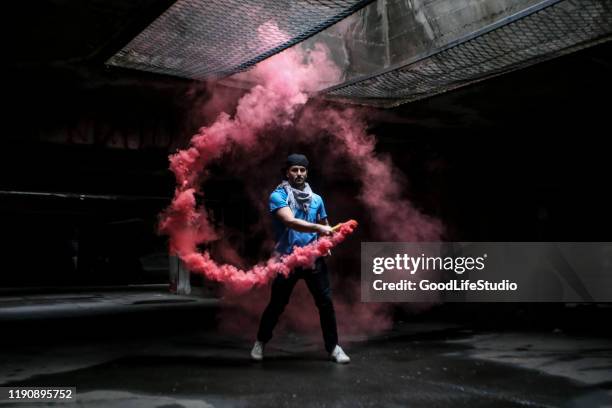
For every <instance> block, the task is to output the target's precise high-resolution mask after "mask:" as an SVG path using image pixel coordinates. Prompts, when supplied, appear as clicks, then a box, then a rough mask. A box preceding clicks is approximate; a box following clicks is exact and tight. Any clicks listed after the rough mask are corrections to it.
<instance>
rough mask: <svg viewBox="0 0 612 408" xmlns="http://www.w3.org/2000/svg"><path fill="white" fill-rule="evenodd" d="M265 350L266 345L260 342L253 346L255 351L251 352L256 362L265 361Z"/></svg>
mask: <svg viewBox="0 0 612 408" xmlns="http://www.w3.org/2000/svg"><path fill="white" fill-rule="evenodd" d="M263 349H264V343H262V342H261V341H259V340H258V341H256V342H255V344H254V345H253V349H252V350H251V358H252V359H253V360H255V361H261V360H263Z"/></svg>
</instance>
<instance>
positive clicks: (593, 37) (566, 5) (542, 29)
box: [324, 0, 612, 107]
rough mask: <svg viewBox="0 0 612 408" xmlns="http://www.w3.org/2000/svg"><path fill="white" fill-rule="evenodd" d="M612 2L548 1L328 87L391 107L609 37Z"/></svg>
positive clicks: (341, 95) (332, 93) (330, 93)
mask: <svg viewBox="0 0 612 408" xmlns="http://www.w3.org/2000/svg"><path fill="white" fill-rule="evenodd" d="M611 33H612V4H611V3H610V2H609V1H606V0H600V1H598V0H565V1H560V2H557V1H548V2H544V3H541V4H540V5H538V6H537V7H533V8H532V9H529V10H526V11H524V12H522V13H520V14H519V15H515V16H512V17H510V18H508V19H506V20H504V21H501V22H498V23H496V24H495V25H492V26H490V27H487V28H485V29H483V30H481V31H480V32H478V33H474V34H472V35H470V36H468V37H467V38H464V39H462V40H459V41H456V42H455V43H454V44H451V45H449V46H447V47H446V48H444V49H442V50H436V51H435V52H433V53H429V54H428V55H421V56H418V57H416V58H414V59H413V60H412V61H409V62H407V63H404V64H402V66H400V67H394V68H391V69H389V70H385V71H384V72H382V73H377V74H375V75H371V76H368V77H367V78H363V77H362V78H358V79H356V80H354V81H351V82H350V83H348V84H346V83H345V84H341V85H338V86H336V87H332V88H329V89H328V90H326V91H324V93H326V96H327V97H329V98H331V99H340V100H345V101H349V102H353V103H361V104H367V105H375V106H384V107H391V106H396V105H399V104H402V103H406V102H411V101H415V100H418V99H422V98H426V97H429V96H432V95H435V94H438V93H442V92H445V91H448V90H451V89H454V88H458V87H461V86H464V85H467V84H470V83H473V82H476V81H480V80H483V79H486V78H490V77H492V76H495V75H499V74H502V73H505V72H509V71H512V70H516V69H519V68H522V67H525V66H528V65H531V64H535V63H537V62H541V61H544V60H547V59H550V58H553V57H556V56H559V55H563V54H566V53H569V52H572V51H575V50H577V49H580V48H585V47H588V46H591V45H594V44H597V43H599V42H603V41H607V40H609V39H610V38H611Z"/></svg>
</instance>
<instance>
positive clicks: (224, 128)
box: [159, 47, 357, 291]
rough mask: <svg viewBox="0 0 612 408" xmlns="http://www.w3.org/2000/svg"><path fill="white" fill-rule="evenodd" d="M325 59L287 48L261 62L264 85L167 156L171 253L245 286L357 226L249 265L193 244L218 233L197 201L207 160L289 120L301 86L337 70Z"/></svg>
mask: <svg viewBox="0 0 612 408" xmlns="http://www.w3.org/2000/svg"><path fill="white" fill-rule="evenodd" d="M305 57H307V60H306V63H304V58H305ZM326 61H327V60H326V58H325V50H323V49H322V48H320V47H317V48H315V49H314V50H312V52H310V53H309V54H308V55H307V56H304V55H301V54H299V53H297V52H296V51H294V50H288V52H285V53H283V54H281V55H279V56H278V57H277V58H275V59H274V63H273V64H271V63H269V62H267V63H266V62H264V63H263V64H260V65H259V66H258V67H257V68H256V69H255V70H254V71H253V73H252V74H251V75H252V76H253V78H254V79H255V80H257V81H261V82H263V84H264V85H256V86H255V87H253V88H252V89H251V90H250V91H249V92H248V93H247V94H246V95H244V96H243V97H242V98H241V99H240V100H239V102H238V106H237V109H236V113H235V115H234V116H233V117H230V115H228V114H227V113H222V114H220V115H219V116H218V118H217V120H216V121H215V122H214V123H213V124H212V125H211V126H209V127H206V128H201V129H200V131H199V133H198V134H196V135H195V136H194V137H193V138H192V139H191V142H190V146H189V148H187V149H185V150H181V151H178V152H177V153H176V154H174V155H172V156H171V157H170V169H171V170H172V172H173V173H174V175H175V177H176V181H177V187H176V190H175V194H174V199H173V200H172V203H171V204H170V206H169V208H168V209H166V210H165V211H164V213H163V214H162V219H161V221H160V226H159V228H160V231H161V232H162V233H165V234H168V235H169V236H170V251H171V253H176V254H178V256H179V257H180V258H181V259H182V260H183V262H184V263H185V265H186V267H187V268H188V269H189V270H191V271H192V272H196V273H201V274H204V275H205V276H206V277H207V278H208V279H210V280H214V281H219V282H223V283H226V284H228V285H230V286H231V287H232V288H233V289H234V290H235V291H244V290H246V289H249V288H251V287H252V286H254V285H257V284H263V283H266V282H267V281H268V280H269V279H270V278H271V277H273V276H274V275H275V274H276V273H283V274H288V273H289V272H290V271H291V270H292V269H293V268H295V267H299V266H306V267H308V266H311V265H313V264H314V261H315V259H316V258H318V257H320V256H324V255H325V254H326V253H327V252H328V251H329V249H331V248H333V247H334V246H336V245H337V244H339V243H340V242H342V241H343V240H344V239H345V238H346V236H347V235H349V234H350V233H352V232H353V230H354V229H355V228H356V227H357V222H356V221H349V222H347V223H345V224H344V225H343V226H342V227H341V228H340V230H339V231H338V232H336V233H334V234H333V235H332V236H330V237H324V238H320V239H319V240H317V241H316V242H314V243H312V244H310V245H308V246H306V247H303V248H297V249H295V250H294V251H293V253H291V254H290V255H287V256H283V257H282V258H280V259H277V258H272V259H270V260H268V261H267V262H266V263H263V264H259V265H256V266H254V267H253V268H251V269H250V270H248V271H243V270H241V269H239V268H237V267H235V266H233V265H228V264H225V265H218V264H217V263H216V262H215V261H214V260H213V259H212V258H211V257H210V254H209V253H208V252H207V251H204V252H201V251H199V250H198V245H200V244H206V243H210V242H211V241H213V240H216V239H218V238H219V236H218V234H217V233H216V232H215V230H214V227H213V225H212V223H211V221H210V220H209V218H208V215H207V212H206V209H205V208H204V207H203V206H200V208H198V207H197V205H196V195H197V194H200V195H201V194H202V192H201V190H200V185H201V183H202V181H203V180H204V179H205V178H206V168H207V166H208V165H209V164H211V163H212V162H214V161H216V160H218V159H220V158H221V157H222V156H223V155H224V154H227V153H229V152H230V151H232V150H233V149H236V148H238V147H239V148H241V149H254V148H255V147H256V145H257V144H258V143H260V142H261V140H260V136H261V133H262V132H264V131H266V130H267V129H270V128H274V127H278V126H287V125H290V124H291V123H292V121H293V119H294V117H295V113H296V111H297V109H298V108H299V107H300V106H302V105H303V104H304V103H306V101H307V100H308V96H307V94H306V93H305V90H306V89H308V88H309V87H312V86H313V85H314V84H315V83H316V82H317V81H318V80H319V78H320V76H321V75H327V76H330V75H337V70H335V67H334V66H333V65H331V64H329V63H326ZM315 65H317V69H316V70H315V69H314V66H315Z"/></svg>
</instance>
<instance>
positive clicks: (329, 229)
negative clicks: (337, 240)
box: [316, 224, 334, 235]
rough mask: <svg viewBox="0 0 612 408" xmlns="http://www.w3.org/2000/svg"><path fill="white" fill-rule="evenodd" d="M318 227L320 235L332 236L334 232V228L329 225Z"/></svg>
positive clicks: (319, 225) (318, 225)
mask: <svg viewBox="0 0 612 408" xmlns="http://www.w3.org/2000/svg"><path fill="white" fill-rule="evenodd" d="M316 225H317V233H319V234H320V235H331V234H333V232H334V231H333V229H332V227H330V226H329V225H322V224H316Z"/></svg>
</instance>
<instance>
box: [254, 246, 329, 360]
mask: <svg viewBox="0 0 612 408" xmlns="http://www.w3.org/2000/svg"><path fill="white" fill-rule="evenodd" d="M300 279H304V281H306V285H307V286H308V290H310V293H311V294H312V297H313V298H314V300H315V304H316V305H317V308H318V309H319V319H320V320H321V329H322V330H323V341H325V350H327V352H328V353H331V352H332V350H333V349H334V347H336V344H338V331H337V329H336V313H335V311H334V304H333V303H332V299H331V288H330V286H329V274H328V273H327V265H325V260H324V259H323V258H319V259H317V261H316V263H315V268H314V269H302V268H296V269H294V270H293V271H291V273H290V274H289V275H288V276H284V275H282V274H279V275H278V276H277V277H276V278H275V279H274V281H273V282H272V294H271V296H270V303H268V306H267V307H266V310H264V312H263V315H262V316H261V322H260V323H259V331H258V332H257V340H259V341H261V342H264V343H265V342H267V341H269V340H270V339H271V338H272V331H273V330H274V326H276V323H277V322H278V318H279V317H280V315H281V314H282V313H283V310H285V306H287V303H289V297H290V296H291V292H292V291H293V287H294V286H295V284H296V283H297V281H298V280H300Z"/></svg>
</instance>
